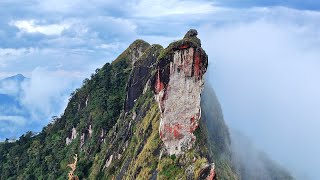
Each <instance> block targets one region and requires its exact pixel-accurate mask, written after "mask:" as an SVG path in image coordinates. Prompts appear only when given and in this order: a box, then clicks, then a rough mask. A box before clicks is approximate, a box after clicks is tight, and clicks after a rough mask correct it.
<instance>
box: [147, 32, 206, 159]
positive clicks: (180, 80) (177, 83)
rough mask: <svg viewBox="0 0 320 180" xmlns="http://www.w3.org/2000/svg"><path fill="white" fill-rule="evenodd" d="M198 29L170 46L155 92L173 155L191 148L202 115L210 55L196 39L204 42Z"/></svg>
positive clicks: (162, 128) (164, 134) (163, 135)
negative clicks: (202, 95)
mask: <svg viewBox="0 0 320 180" xmlns="http://www.w3.org/2000/svg"><path fill="white" fill-rule="evenodd" d="M196 35H197V32H196V31H195V30H191V31H189V32H188V33H187V34H186V36H185V37H184V39H183V40H181V41H179V42H176V43H175V44H173V45H171V46H169V48H168V49H167V51H168V54H167V55H166V56H165V57H162V58H161V59H159V61H160V63H159V65H158V67H157V74H156V77H155V81H154V84H153V86H154V92H155V94H156V96H155V97H156V100H157V102H158V104H159V109H160V111H161V120H160V129H159V133H160V137H161V139H162V141H163V142H164V145H165V146H166V149H167V151H168V153H169V154H170V155H172V154H176V155H178V154H181V153H183V152H186V151H188V150H190V149H191V148H192V147H193V145H194V143H195V140H196V137H195V135H194V134H193V132H194V131H195V130H196V129H197V128H198V126H199V120H200V118H201V107H200V100H201V98H200V96H201V91H202V89H203V83H204V81H203V75H204V73H205V72H206V69H207V64H208V56H207V55H206V53H205V52H204V50H203V49H202V48H201V47H200V46H201V45H200V43H198V44H193V43H192V39H193V40H195V41H197V42H200V40H199V39H198V38H197V37H196Z"/></svg>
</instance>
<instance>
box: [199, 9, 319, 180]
mask: <svg viewBox="0 0 320 180" xmlns="http://www.w3.org/2000/svg"><path fill="white" fill-rule="evenodd" d="M277 13H279V12H277ZM283 13H285V14H286V16H290V18H291V19H292V20H293V21H290V20H288V19H282V20H280V19H273V18H270V17H268V18H263V19H264V20H261V19H256V20H250V21H245V20H244V21H242V22H237V23H235V22H233V23H230V24H225V25H222V26H215V25H208V26H204V27H203V28H201V29H200V33H199V34H200V36H201V37H202V38H201V39H202V42H203V46H204V49H205V50H206V51H207V53H208V54H209V59H210V64H211V65H210V68H209V72H208V73H209V74H208V77H209V78H210V80H211V81H212V82H213V84H214V88H215V90H216V93H217V95H218V97H219V99H220V102H221V104H222V108H223V111H224V115H225V119H226V120H227V123H228V124H229V125H230V126H231V127H234V128H236V129H239V130H241V131H243V132H244V133H245V134H247V135H248V136H249V137H250V138H252V139H253V141H254V143H255V144H256V145H258V147H259V149H262V150H263V151H265V152H267V153H268V154H270V155H271V157H272V158H273V159H275V160H277V161H278V162H280V163H281V164H282V165H284V166H285V167H286V168H289V170H291V172H292V173H293V174H294V175H296V176H297V177H298V178H302V179H303V178H305V176H304V175H303V173H306V174H308V175H309V176H311V177H312V179H319V178H320V177H319V175H318V173H317V169H316V167H317V164H318V162H319V161H320V159H319V158H318V156H317V152H319V151H320V146H319V144H317V143H316V141H317V137H319V136H320V133H319V131H318V128H317V127H319V126H320V123H319V121H318V119H320V113H319V110H318V107H320V94H319V92H320V85H319V83H318V82H319V77H320V71H319V68H320V61H319V59H320V51H319V49H320V40H319V39H317V38H316V37H314V34H317V33H319V31H318V30H319V28H320V26H319V25H315V24H316V23H312V21H311V22H307V21H303V22H302V23H297V21H296V19H295V18H294V17H295V16H296V17H298V18H307V17H301V16H300V15H301V14H303V13H301V12H299V14H295V12H294V13H291V14H287V13H288V11H284V12H283ZM309 15H310V14H308V16H309ZM271 16H272V15H271ZM313 17H316V16H313ZM319 20H320V18H318V19H317V21H319Z"/></svg>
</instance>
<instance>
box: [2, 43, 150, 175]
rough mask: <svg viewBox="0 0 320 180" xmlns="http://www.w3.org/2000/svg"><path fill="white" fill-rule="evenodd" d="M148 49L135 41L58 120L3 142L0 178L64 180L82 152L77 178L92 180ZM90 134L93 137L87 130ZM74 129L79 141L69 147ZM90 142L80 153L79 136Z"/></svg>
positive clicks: (95, 76)
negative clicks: (137, 60)
mask: <svg viewBox="0 0 320 180" xmlns="http://www.w3.org/2000/svg"><path fill="white" fill-rule="evenodd" d="M149 46H150V45H149V44H148V43H146V42H144V41H142V40H137V41H135V42H134V43H133V44H131V45H130V47H129V48H128V49H127V50H126V51H124V52H123V53H122V54H121V55H120V56H119V57H118V58H117V59H116V60H115V61H114V62H113V63H111V64H110V63H107V64H105V65H104V66H103V68H101V69H97V70H96V72H95V73H94V74H92V75H91V78H90V79H85V80H84V81H83V86H82V87H81V88H80V89H77V90H76V91H75V92H74V93H72V95H71V98H70V101H69V104H68V106H67V108H66V110H65V112H64V114H63V115H62V116H61V117H60V118H55V119H54V121H55V122H54V123H53V124H49V125H48V126H47V127H45V128H44V129H43V130H42V132H41V133H40V134H38V135H36V136H34V135H33V134H32V133H31V132H30V133H27V134H25V135H23V136H21V137H20V138H19V140H17V141H16V142H13V143H9V142H5V143H2V144H0V174H1V176H0V177H1V178H0V179H5V180H7V179H24V180H25V179H66V177H67V172H68V168H67V164H68V163H70V162H71V161H72V157H73V155H74V154H79V162H78V166H77V171H76V174H77V175H78V176H79V178H80V179H82V178H85V177H88V175H89V173H90V168H91V166H92V164H93V160H94V155H95V154H97V153H99V152H100V149H101V148H100V146H101V143H100V135H101V134H103V133H102V130H103V131H104V132H108V131H109V130H110V129H111V128H112V127H113V125H114V124H115V123H116V121H117V119H118V117H119V115H120V113H121V110H122V109H123V104H124V101H125V96H126V85H127V81H128V78H129V75H130V72H131V68H132V64H131V61H132V57H134V56H137V55H138V52H137V49H139V51H142V52H144V51H145V50H146V49H147V48H148V47H149ZM90 125H91V126H92V136H91V137H89V135H88V133H87V132H86V131H88V128H89V126H90ZM72 127H75V128H76V130H77V138H76V139H74V140H73V141H72V143H71V144H69V145H66V138H67V137H68V136H70V133H71V129H72ZM83 133H84V134H85V135H86V136H85V137H86V141H85V144H84V146H83V147H82V150H80V136H81V135H82V134H83Z"/></svg>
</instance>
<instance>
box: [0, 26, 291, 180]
mask: <svg viewBox="0 0 320 180" xmlns="http://www.w3.org/2000/svg"><path fill="white" fill-rule="evenodd" d="M207 66H208V56H207V55H206V53H205V51H204V50H203V49H202V48H201V41H200V39H198V38H197V31H196V30H190V31H188V32H187V34H186V35H185V36H184V38H183V39H182V40H179V41H175V42H173V43H171V44H170V45H169V46H168V47H167V48H165V49H164V48H163V47H161V46H160V45H150V44H148V43H147V42H144V41H143V40H136V41H135V42H133V43H132V44H131V45H130V46H129V47H128V48H127V49H126V50H125V51H124V52H123V53H122V54H121V55H120V56H119V57H118V58H117V59H116V60H114V61H113V62H112V63H107V64H105V65H104V66H103V67H102V68H101V69H97V70H96V72H95V73H94V74H92V76H91V78H90V79H86V80H84V82H83V86H82V87H81V88H80V89H77V90H76V91H75V92H74V93H72V95H71V97H70V101H69V104H68V106H67V108H66V110H65V112H64V114H63V115H62V116H61V117H59V118H54V119H53V123H51V124H49V125H48V126H47V127H45V128H44V129H43V130H42V132H41V133H39V134H38V135H33V134H32V133H27V134H26V135H23V136H21V137H20V139H19V140H18V141H16V142H13V143H9V142H5V143H2V144H0V179H1V180H2V179H66V178H67V177H68V172H69V171H70V169H69V168H68V165H70V164H73V167H74V169H72V173H73V174H74V175H75V176H77V177H79V179H119V180H120V179H128V180H132V179H159V180H162V179H188V180H189V179H190V180H191V179H206V180H212V179H226V180H230V179H241V178H242V176H243V177H244V178H247V177H251V176H244V175H243V173H242V172H241V166H243V164H241V165H237V164H235V163H234V162H233V157H232V156H233V154H232V151H231V140H230V136H229V131H228V128H227V126H226V125H225V123H224V120H223V115H222V110H221V107H220V105H219V103H218V100H217V98H216V96H215V94H214V91H213V90H212V89H211V88H210V86H208V85H207V84H206V83H205V80H204V74H205V72H206V70H207ZM75 154H77V155H76V157H77V160H76V161H75V162H74V160H73V157H75V156H74V155H75ZM239 169H240V170H239ZM247 169H248V168H247ZM239 171H240V172H239ZM268 173H272V172H271V170H270V171H268ZM272 177H280V176H277V175H275V176H272ZM281 177H284V176H281ZM286 177H289V176H286ZM275 179H277V178H275Z"/></svg>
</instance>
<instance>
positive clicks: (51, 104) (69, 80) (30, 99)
mask: <svg viewBox="0 0 320 180" xmlns="http://www.w3.org/2000/svg"><path fill="white" fill-rule="evenodd" d="M73 80H74V79H73V77H70V76H67V75H66V74H65V72H63V71H57V72H56V71H49V70H47V69H46V68H41V67H39V68H36V69H35V70H34V71H33V72H32V74H31V77H30V80H29V81H25V82H24V83H23V84H22V91H23V92H22V96H21V97H20V98H21V99H20V101H21V104H22V105H23V106H24V107H26V108H27V109H28V110H29V113H30V114H31V115H32V118H31V119H33V120H35V121H36V120H47V119H48V118H49V117H51V116H54V115H60V113H62V111H61V109H63V108H65V107H66V104H67V102H68V98H69V95H70V93H71V91H72V90H73V89H74V82H73Z"/></svg>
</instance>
